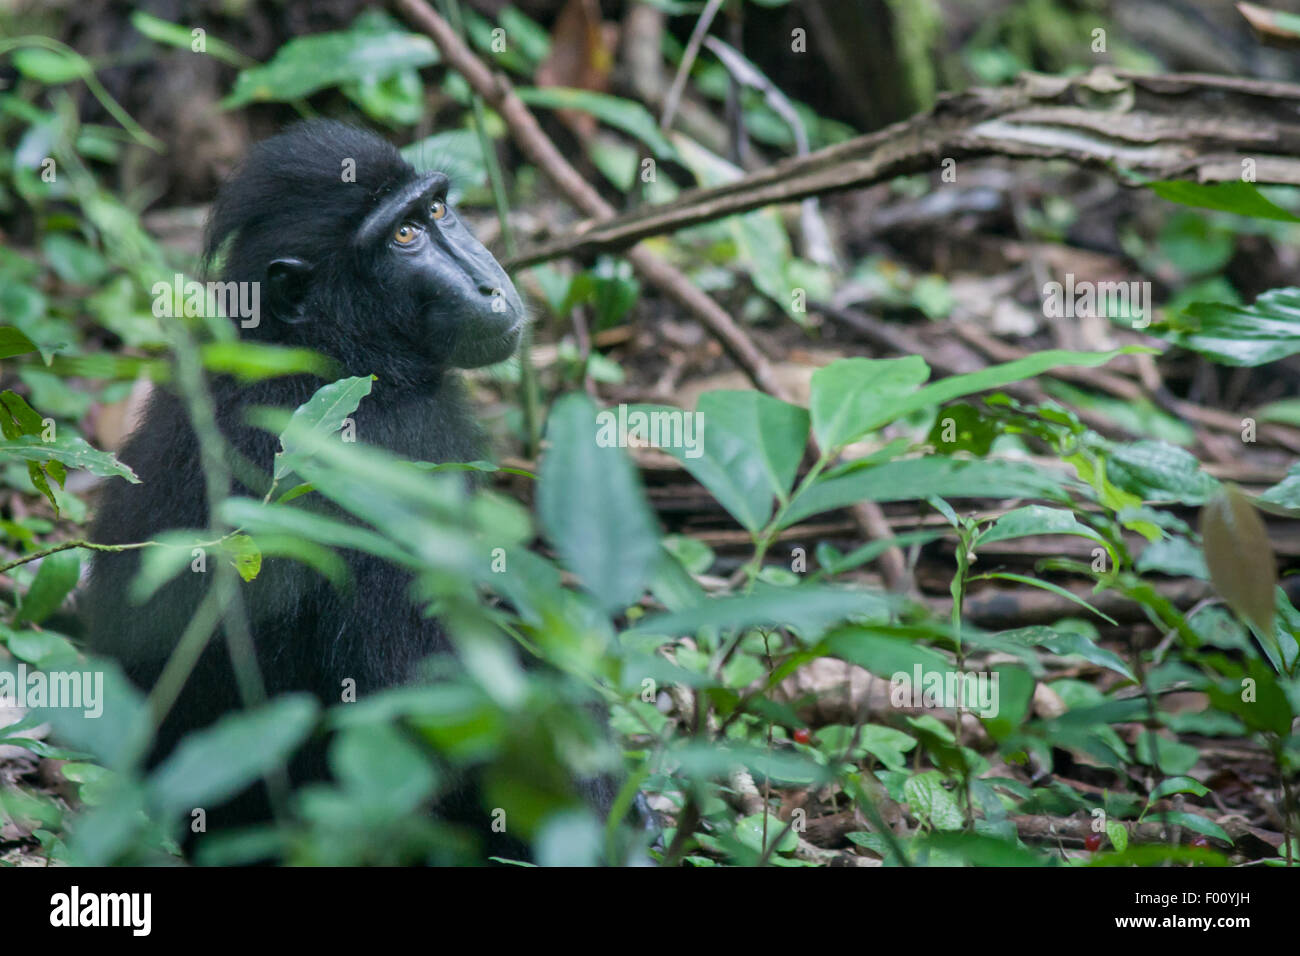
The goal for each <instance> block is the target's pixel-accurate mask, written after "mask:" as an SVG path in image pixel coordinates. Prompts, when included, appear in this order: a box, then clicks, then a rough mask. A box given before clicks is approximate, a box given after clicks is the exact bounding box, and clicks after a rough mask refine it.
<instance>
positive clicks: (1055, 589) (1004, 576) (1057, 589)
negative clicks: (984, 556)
mask: <svg viewBox="0 0 1300 956" xmlns="http://www.w3.org/2000/svg"><path fill="white" fill-rule="evenodd" d="M982 577H985V578H995V579H1001V580H1003V581H1018V582H1020V583H1021V584H1028V585H1029V586H1030V587H1035V588H1042V589H1043V590H1044V591H1051V592H1052V593H1053V594H1056V595H1059V596H1060V597H1063V598H1065V599H1066V600H1067V601H1073V602H1074V603H1075V604H1077V605H1079V606H1080V607H1086V608H1087V609H1088V610H1089V611H1091V612H1092V613H1093V614H1096V615H1097V616H1098V617H1099V618H1101V619H1102V620H1103V621H1105V622H1106V623H1108V624H1111V625H1113V626H1115V627H1119V622H1118V621H1116V620H1115V619H1114V618H1113V617H1111V616H1110V615H1109V614H1103V613H1102V612H1101V611H1099V610H1097V609H1096V608H1095V607H1093V606H1092V605H1091V604H1089V603H1088V602H1087V601H1085V600H1084V599H1083V598H1081V597H1079V596H1078V595H1077V594H1075V593H1074V592H1073V591H1067V590H1066V589H1065V588H1063V587H1061V586H1060V585H1059V584H1053V583H1052V582H1050V581H1043V580H1040V579H1039V578H1031V577H1028V576H1027V575H1024V574H1011V573H1009V572H1006V571H995V572H993V573H992V574H985V575H982Z"/></svg>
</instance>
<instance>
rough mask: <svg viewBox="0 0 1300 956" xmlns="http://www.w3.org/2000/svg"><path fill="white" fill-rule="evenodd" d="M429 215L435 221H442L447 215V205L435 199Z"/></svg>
mask: <svg viewBox="0 0 1300 956" xmlns="http://www.w3.org/2000/svg"><path fill="white" fill-rule="evenodd" d="M429 215H430V216H432V217H433V218H434V219H442V218H443V217H444V216H446V215H447V204H446V203H445V202H443V201H442V200H441V199H435V200H434V201H433V202H432V203H431V204H430V206H429Z"/></svg>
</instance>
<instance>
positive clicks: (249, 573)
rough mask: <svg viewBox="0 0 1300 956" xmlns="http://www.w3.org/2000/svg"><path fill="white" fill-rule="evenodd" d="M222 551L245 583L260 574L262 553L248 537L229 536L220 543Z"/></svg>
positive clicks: (241, 535) (243, 535)
mask: <svg viewBox="0 0 1300 956" xmlns="http://www.w3.org/2000/svg"><path fill="white" fill-rule="evenodd" d="M222 550H223V551H225V553H226V557H227V558H228V559H229V561H230V563H231V564H233V565H234V566H235V570H236V571H238V572H239V576H240V577H241V578H243V579H244V580H245V581H251V580H253V579H254V578H256V577H257V575H258V574H259V573H260V572H261V570H262V552H261V551H260V550H259V549H258V547H257V542H255V541H254V540H253V539H252V538H250V537H249V536H248V535H246V534H235V535H231V536H230V537H229V538H227V539H226V540H225V541H223V542H222Z"/></svg>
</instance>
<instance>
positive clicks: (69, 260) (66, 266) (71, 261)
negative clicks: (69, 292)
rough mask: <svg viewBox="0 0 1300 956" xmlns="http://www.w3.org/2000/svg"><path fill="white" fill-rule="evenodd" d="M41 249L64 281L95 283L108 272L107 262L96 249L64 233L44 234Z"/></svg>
mask: <svg viewBox="0 0 1300 956" xmlns="http://www.w3.org/2000/svg"><path fill="white" fill-rule="evenodd" d="M41 251H42V252H43V253H44V254H45V258H46V260H47V261H48V262H49V264H50V268H52V269H53V270H54V271H55V272H56V273H58V276H59V278H60V279H62V280H63V281H64V282H74V283H77V284H79V285H95V284H97V283H98V282H100V281H101V280H102V279H103V278H104V276H105V275H106V274H107V273H108V263H107V262H106V261H105V260H104V257H103V256H102V255H100V254H99V252H98V250H96V249H93V248H91V247H90V246H88V245H86V243H84V242H82V241H81V240H79V239H74V238H73V237H72V236H69V235H66V234H64V233H59V232H56V233H53V234H51V235H49V236H46V237H45V240H44V241H43V242H42V243H41Z"/></svg>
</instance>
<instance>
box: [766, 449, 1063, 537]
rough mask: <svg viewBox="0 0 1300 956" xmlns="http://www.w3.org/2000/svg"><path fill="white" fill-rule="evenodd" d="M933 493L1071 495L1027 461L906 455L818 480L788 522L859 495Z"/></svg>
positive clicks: (798, 499) (915, 497)
mask: <svg viewBox="0 0 1300 956" xmlns="http://www.w3.org/2000/svg"><path fill="white" fill-rule="evenodd" d="M930 497H939V498H1046V499H1049V500H1057V501H1064V500H1067V496H1066V494H1065V492H1064V491H1063V490H1062V487H1061V482H1060V481H1059V480H1057V479H1055V478H1053V476H1051V475H1050V474H1048V473H1047V472H1044V471H1042V470H1040V469H1038V468H1036V467H1034V466H1032V465H1029V464H1025V463H1022V462H1014V461H998V460H970V461H968V460H963V459H956V458H943V457H938V456H932V457H927V458H905V459H902V460H899V461H890V462H886V463H884V464H882V465H876V466H875V467H874V468H864V469H862V470H860V471H853V472H850V473H848V474H845V475H842V476H840V477H835V478H826V479H823V480H821V481H818V482H816V483H815V484H813V486H812V487H811V488H809V489H808V490H806V491H804V492H803V493H802V494H799V495H796V496H795V498H794V499H793V500H792V501H791V503H790V507H789V509H788V510H787V511H786V514H785V519H784V522H783V525H784V526H786V527H788V526H789V525H792V524H795V523H797V522H799V521H802V520H803V519H804V518H806V517H808V516H809V515H815V514H820V513H821V512H823V511H830V510H832V509H834V508H843V507H846V506H848V505H852V504H856V503H857V502H859V501H924V500H925V499H927V498H930Z"/></svg>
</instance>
